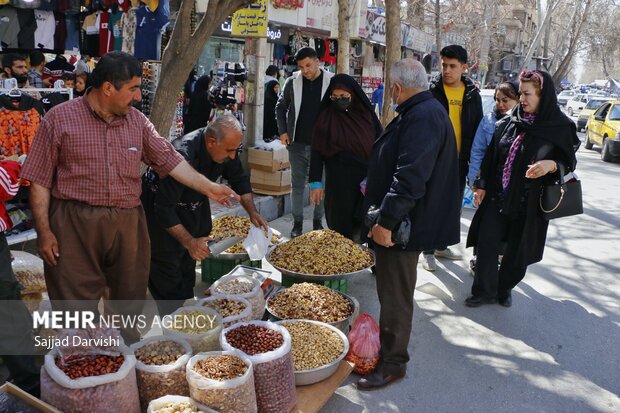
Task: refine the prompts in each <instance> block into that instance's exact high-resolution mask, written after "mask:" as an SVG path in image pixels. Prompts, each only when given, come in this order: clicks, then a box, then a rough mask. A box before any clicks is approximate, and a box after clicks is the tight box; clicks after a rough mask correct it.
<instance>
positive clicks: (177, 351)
mask: <svg viewBox="0 0 620 413" xmlns="http://www.w3.org/2000/svg"><path fill="white" fill-rule="evenodd" d="M183 354H185V349H183V346H182V345H180V344H179V343H175V342H174V341H155V342H153V343H150V344H147V345H146V346H144V347H140V348H139V349H138V350H136V359H138V360H139V361H141V362H142V363H144V364H148V365H155V366H162V365H166V364H172V363H174V362H176V361H177V360H178V359H179V358H180V357H181V356H183Z"/></svg>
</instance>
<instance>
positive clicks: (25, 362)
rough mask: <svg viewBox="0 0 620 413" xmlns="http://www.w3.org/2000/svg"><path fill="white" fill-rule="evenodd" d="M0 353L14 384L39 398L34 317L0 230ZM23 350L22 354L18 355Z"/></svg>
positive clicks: (38, 371) (38, 367) (39, 368)
mask: <svg viewBox="0 0 620 413" xmlns="http://www.w3.org/2000/svg"><path fill="white" fill-rule="evenodd" d="M0 331H1V333H0V354H1V355H2V356H1V357H2V360H3V361H4V364H5V365H6V366H7V368H8V369H9V373H10V374H11V379H12V380H13V383H14V384H15V385H16V386H18V387H21V388H22V389H23V390H25V391H27V392H29V393H31V394H33V395H34V396H37V397H39V375H40V371H41V367H40V366H39V365H37V362H36V358H35V356H34V355H33V354H34V353H33V352H34V348H33V341H32V318H31V317H30V313H29V312H28V309H27V308H26V305H25V304H24V303H23V301H21V294H20V286H19V284H18V282H17V280H16V279H15V274H14V273H13V268H12V267H11V252H10V250H9V246H8V244H7V242H6V236H5V235H4V233H2V232H0ZM19 352H21V353H22V354H21V355H19V354H16V353H19Z"/></svg>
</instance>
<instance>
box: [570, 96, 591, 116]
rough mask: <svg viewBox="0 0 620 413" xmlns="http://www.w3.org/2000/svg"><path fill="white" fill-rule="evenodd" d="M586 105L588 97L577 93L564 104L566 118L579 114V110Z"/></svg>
mask: <svg viewBox="0 0 620 413" xmlns="http://www.w3.org/2000/svg"><path fill="white" fill-rule="evenodd" d="M586 103H588V95H587V94H586V93H578V94H577V95H575V96H574V97H573V98H572V99H569V100H568V102H566V112H567V113H568V116H573V115H575V114H579V112H581V109H583V107H584V106H585V105H586Z"/></svg>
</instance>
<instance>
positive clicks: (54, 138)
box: [22, 51, 238, 338]
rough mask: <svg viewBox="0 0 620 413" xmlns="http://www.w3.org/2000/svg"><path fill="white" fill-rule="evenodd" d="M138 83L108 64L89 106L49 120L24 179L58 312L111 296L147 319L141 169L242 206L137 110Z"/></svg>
mask: <svg viewBox="0 0 620 413" xmlns="http://www.w3.org/2000/svg"><path fill="white" fill-rule="evenodd" d="M141 75H142V66H141V65H140V62H138V60H137V59H136V58H135V57H133V56H131V55H129V54H127V53H125V52H119V51H114V52H110V53H108V54H106V55H105V56H103V57H102V58H101V60H100V61H99V63H98V64H97V67H96V68H95V70H94V71H93V73H92V78H91V80H92V86H91V87H90V88H89V89H88V91H87V93H86V94H85V95H84V97H81V98H77V99H73V100H71V101H69V102H67V103H65V104H63V105H59V106H56V107H55V108H52V110H50V111H49V112H48V113H47V114H46V115H45V117H44V118H43V120H42V121H41V126H40V127H39V129H38V131H37V135H36V137H35V139H34V141H33V145H32V149H31V151H30V153H29V154H28V158H27V159H26V163H25V165H24V168H23V170H22V178H24V179H27V180H29V181H31V183H32V185H31V189H30V206H31V209H32V214H33V218H34V223H35V228H36V230H37V242H38V249H39V254H40V255H41V257H42V258H43V260H44V261H45V282H46V285H47V291H48V294H49V297H50V299H51V300H52V301H53V304H54V302H56V303H58V302H59V301H60V300H65V302H66V300H83V301H86V300H92V301H94V302H96V301H98V300H99V299H100V298H101V297H102V296H103V295H104V291H106V287H107V288H108V289H109V299H110V300H127V301H126V303H131V304H128V305H127V306H126V307H124V308H123V310H124V314H130V315H132V314H139V313H140V311H141V310H142V304H143V303H142V302H141V300H144V299H145V297H146V286H147V281H148V273H149V265H150V245H149V244H150V241H149V237H148V231H147V225H146V218H145V216H144V210H143V209H142V206H141V204H140V193H141V174H140V164H141V162H144V163H146V164H147V165H149V166H152V167H153V168H154V169H155V170H156V171H157V173H158V174H159V176H160V177H165V176H167V175H171V176H172V177H173V178H174V179H177V180H179V181H180V182H181V183H183V184H185V185H188V186H190V187H192V188H193V189H195V190H197V191H199V192H201V193H203V194H205V195H207V196H209V197H210V198H212V199H214V200H217V201H219V202H221V203H224V204H226V205H230V200H231V197H233V198H235V199H238V195H237V194H235V193H234V191H233V190H232V189H230V188H228V187H226V186H223V185H219V184H216V183H214V182H212V181H210V180H209V179H207V178H206V177H205V176H203V175H201V174H199V173H198V172H196V171H195V170H194V169H193V168H192V167H191V166H190V165H189V164H188V163H187V162H186V161H185V160H184V159H183V157H182V156H181V155H180V154H179V153H178V152H177V151H176V150H175V149H174V147H173V146H172V145H171V144H170V142H168V140H167V139H165V138H163V137H161V136H160V135H159V134H158V133H157V131H156V130H155V127H154V126H153V124H152V123H151V122H150V121H149V120H148V119H147V118H146V116H144V115H143V114H142V113H141V112H140V111H138V110H137V109H135V108H134V107H133V104H135V103H136V102H139V101H140V99H141V95H140V77H141ZM93 311H95V312H96V307H95V309H94V310H93ZM131 338H136V337H131Z"/></svg>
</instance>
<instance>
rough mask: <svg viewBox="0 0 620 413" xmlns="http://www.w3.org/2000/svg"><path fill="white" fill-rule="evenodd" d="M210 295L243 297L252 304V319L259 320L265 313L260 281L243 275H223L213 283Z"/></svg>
mask: <svg viewBox="0 0 620 413" xmlns="http://www.w3.org/2000/svg"><path fill="white" fill-rule="evenodd" d="M209 290H210V291H211V295H212V296H214V297H215V296H223V295H224V296H236V297H242V298H245V299H246V300H248V301H249V302H250V304H252V319H254V320H260V319H261V318H263V315H264V314H265V296H264V295H263V290H262V289H261V288H260V282H259V281H258V280H257V279H255V278H252V277H248V276H245V275H225V276H223V277H222V278H220V279H219V280H217V281H216V282H214V283H213V285H212V286H211V288H209Z"/></svg>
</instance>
